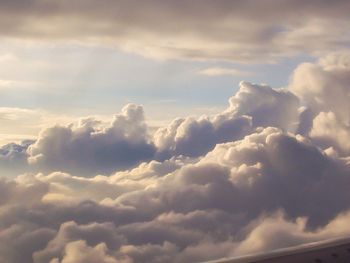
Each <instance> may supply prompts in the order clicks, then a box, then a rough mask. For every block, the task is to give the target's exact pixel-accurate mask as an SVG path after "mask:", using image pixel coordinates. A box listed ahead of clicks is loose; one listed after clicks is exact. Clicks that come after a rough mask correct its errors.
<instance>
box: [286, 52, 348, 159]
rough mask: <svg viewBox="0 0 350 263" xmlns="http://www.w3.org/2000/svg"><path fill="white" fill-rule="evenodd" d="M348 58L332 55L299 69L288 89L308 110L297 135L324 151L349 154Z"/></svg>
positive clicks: (344, 53)
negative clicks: (312, 141)
mask: <svg viewBox="0 0 350 263" xmlns="http://www.w3.org/2000/svg"><path fill="white" fill-rule="evenodd" d="M349 73H350V54H349V52H338V53H332V54H330V55H327V56H325V57H323V58H321V59H320V60H319V61H318V62H317V63H303V64H301V65H299V66H298V67H297V68H296V70H295V71H294V74H293V76H292V81H291V84H290V89H291V91H292V92H294V93H295V94H296V95H298V97H299V98H300V99H301V101H302V103H304V104H305V105H306V107H307V109H305V110H304V113H303V114H301V117H302V118H301V121H300V123H301V125H302V127H300V131H301V132H302V133H303V134H308V133H309V135H310V137H311V138H313V139H314V140H315V143H317V144H318V145H319V146H321V147H323V148H327V147H334V148H335V149H336V150H337V151H338V153H340V154H342V155H345V156H346V155H348V154H349V145H348V141H349V139H350V137H349V125H350V104H349V100H350V85H349V83H350V77H349V76H350V74H349Z"/></svg>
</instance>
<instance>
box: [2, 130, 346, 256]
mask: <svg viewBox="0 0 350 263" xmlns="http://www.w3.org/2000/svg"><path fill="white" fill-rule="evenodd" d="M349 169H350V167H349V166H348V164H347V163H346V162H344V161H343V160H342V159H337V158H333V157H332V158H330V157H328V156H327V155H326V154H324V153H323V152H322V151H320V150H319V149H318V148H317V147H315V146H313V145H312V143H311V141H310V140H308V139H307V138H305V137H302V136H294V135H292V134H286V133H284V132H283V131H282V130H281V129H278V128H265V129H264V128H259V129H257V131H256V132H254V133H252V134H251V135H249V136H246V137H245V138H244V139H242V140H237V141H235V142H227V143H223V144H218V145H217V146H216V147H215V148H214V149H213V150H212V151H210V152H209V153H208V154H207V155H206V156H204V157H203V158H199V159H198V160H193V159H192V160H189V161H186V159H185V160H176V159H172V160H169V161H166V162H164V163H160V162H154V161H152V162H150V163H144V164H142V165H140V166H139V167H137V168H136V169H133V170H132V171H131V172H130V173H128V172H118V173H116V174H114V175H112V176H110V177H107V176H96V177H93V178H80V177H73V176H71V175H68V174H62V173H54V174H51V175H48V176H45V175H42V174H38V175H23V176H21V177H18V178H17V179H15V180H7V181H2V182H1V186H2V188H3V189H6V191H5V192H4V191H2V195H3V198H1V200H4V202H3V203H2V204H1V206H2V209H1V211H2V212H1V213H0V219H1V220H0V222H1V224H0V228H1V233H2V236H1V237H0V238H3V239H4V240H5V238H6V239H7V242H1V244H3V245H2V247H1V249H3V250H6V251H7V253H5V254H1V257H2V260H3V262H9V261H10V262H21V261H22V262H23V261H25V262H36V263H40V262H71V261H74V260H76V262H79V260H80V261H84V260H87V259H86V258H85V255H90V257H91V258H92V259H96V260H99V261H101V262H103V260H104V261H105V262H114V261H117V262H120V261H121V262H123V261H125V262H193V261H200V260H209V259H214V258H217V257H223V256H232V255H237V254H242V253H249V252H256V251H264V250H269V249H274V248H277V247H282V246H289V245H296V244H302V243H304V242H308V241H317V240H320V239H325V238H329V237H335V236H338V235H340V234H346V233H350V228H349V225H348V224H347V223H346V222H347V220H348V219H349V216H348V212H346V211H348V210H349V209H350V206H349V203H348V200H349V198H350V196H349V191H348V185H349V184H350V177H349V171H350V170H349ZM69 189H72V190H69ZM102 189H105V190H104V191H103V192H101V190H102ZM73 190H75V191H73ZM62 197H64V198H62ZM28 200H30V202H28ZM325 207H327V209H325ZM273 226H274V227H273ZM271 228H272V229H273V230H274V231H271ZM267 232H269V235H268V236H266V235H265V234H264V233H267ZM262 237H263V238H262ZM17 240H23V242H22V241H21V242H17ZM31 240H33V242H31ZM35 240H36V241H35ZM277 240H278V242H277ZM39 241H40V242H39ZM252 243H253V244H254V246H251V245H250V244H252ZM29 244H30V245H29ZM21 247H23V251H27V252H26V253H21V254H18V253H16V251H17V250H16V249H18V248H21ZM203 251H207V252H206V253H203ZM81 252H84V253H81ZM84 262H85V261H84Z"/></svg>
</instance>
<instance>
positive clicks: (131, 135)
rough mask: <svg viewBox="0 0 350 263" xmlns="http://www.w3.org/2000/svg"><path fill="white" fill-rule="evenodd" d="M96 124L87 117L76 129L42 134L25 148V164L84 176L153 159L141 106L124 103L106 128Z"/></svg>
mask: <svg viewBox="0 0 350 263" xmlns="http://www.w3.org/2000/svg"><path fill="white" fill-rule="evenodd" d="M98 124H99V121H98V120H95V119H92V118H88V119H84V120H82V121H81V122H80V125H79V126H78V127H76V128H74V127H71V126H68V127H62V126H54V127H51V128H48V129H46V130H44V131H42V133H41V134H40V135H39V138H38V139H37V140H36V142H35V143H34V144H32V145H30V146H29V148H28V154H29V157H28V161H29V163H30V164H31V165H33V166H36V165H37V166H39V167H40V169H41V170H43V171H52V170H60V171H70V172H76V173H78V174H84V173H85V174H87V175H88V174H96V173H111V172H113V171H115V170H117V169H119V170H120V169H126V168H129V167H130V166H132V165H136V164H138V163H140V162H141V161H143V160H151V159H152V158H153V155H154V153H155V147H154V146H153V144H152V143H151V142H149V140H148V134H147V126H146V124H145V122H144V114H143V108H142V107H141V106H138V105H135V104H128V105H127V106H125V107H124V108H123V110H122V113H121V114H119V115H116V116H115V118H114V120H113V122H112V123H111V125H110V126H109V127H107V128H101V129H98ZM96 126H97V128H96Z"/></svg>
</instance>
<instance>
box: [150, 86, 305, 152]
mask: <svg viewBox="0 0 350 263" xmlns="http://www.w3.org/2000/svg"><path fill="white" fill-rule="evenodd" d="M229 103H230V105H229V107H228V108H227V109H226V110H225V111H224V112H222V113H220V114H217V115H214V116H211V117H207V116H203V117H201V118H198V119H195V118H190V117H189V118H185V119H175V120H174V121H173V122H172V123H170V124H169V125H168V126H167V127H163V128H160V129H159V130H158V131H157V132H156V133H155V136H154V141H155V144H156V146H157V147H158V151H160V152H161V154H164V152H167V151H168V152H170V155H174V154H175V155H180V154H183V155H187V156H200V155H203V154H205V153H207V152H208V151H209V150H211V149H213V147H214V146H215V145H216V144H218V143H223V142H228V141H234V140H237V139H240V138H242V137H243V136H244V135H246V134H249V133H250V132H251V131H253V130H254V128H256V127H259V126H262V127H268V126H274V127H279V128H282V129H285V130H294V129H296V127H297V126H298V116H299V112H298V107H299V100H298V98H297V97H296V96H295V95H293V94H292V93H290V92H289V91H287V90H284V89H281V90H275V89H272V88H270V87H269V86H264V85H256V84H251V83H248V82H241V83H240V87H239V90H238V92H237V93H236V94H235V95H234V96H233V97H231V98H230V100H229Z"/></svg>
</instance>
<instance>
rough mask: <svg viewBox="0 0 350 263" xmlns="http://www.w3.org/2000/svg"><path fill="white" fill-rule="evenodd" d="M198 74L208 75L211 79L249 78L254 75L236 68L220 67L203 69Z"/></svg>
mask: <svg viewBox="0 0 350 263" xmlns="http://www.w3.org/2000/svg"><path fill="white" fill-rule="evenodd" d="M198 74H200V75H206V76H209V77H216V76H225V75H229V76H230V75H231V76H239V77H247V76H251V75H252V73H251V72H248V71H243V70H238V69H234V68H219V67H216V68H206V69H202V70H200V71H198Z"/></svg>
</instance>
